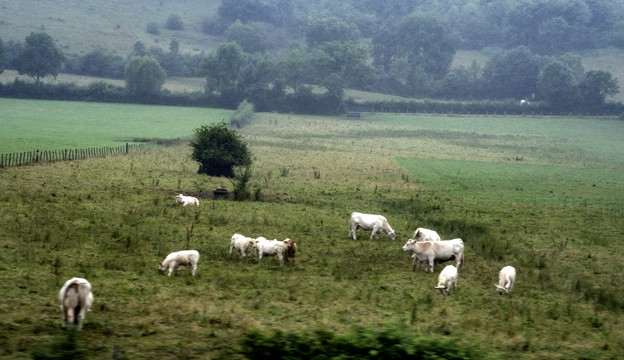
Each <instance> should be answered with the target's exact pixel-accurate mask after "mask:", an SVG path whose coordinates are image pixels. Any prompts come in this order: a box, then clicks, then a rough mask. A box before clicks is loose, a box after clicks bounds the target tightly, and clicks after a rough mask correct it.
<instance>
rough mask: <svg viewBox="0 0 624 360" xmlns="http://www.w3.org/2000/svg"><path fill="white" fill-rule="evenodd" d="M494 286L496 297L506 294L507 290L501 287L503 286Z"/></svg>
mask: <svg viewBox="0 0 624 360" xmlns="http://www.w3.org/2000/svg"><path fill="white" fill-rule="evenodd" d="M494 286H496V292H497V293H498V295H503V294H507V291H508V290H507V288H505V287H503V286H498V285H496V284H494Z"/></svg>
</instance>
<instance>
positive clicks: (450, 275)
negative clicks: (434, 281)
mask: <svg viewBox="0 0 624 360" xmlns="http://www.w3.org/2000/svg"><path fill="white" fill-rule="evenodd" d="M451 285H453V290H457V268H456V267H455V266H453V265H446V266H445V267H444V269H443V270H442V271H441V272H440V275H438V286H436V287H435V288H436V289H438V291H439V292H440V295H450V294H451Z"/></svg>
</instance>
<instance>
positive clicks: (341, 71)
mask: <svg viewBox="0 0 624 360" xmlns="http://www.w3.org/2000/svg"><path fill="white" fill-rule="evenodd" d="M427 3H428V6H427V7H426V8H425V7H420V6H418V5H417V4H414V2H410V1H393V2H392V6H388V7H379V6H378V5H376V4H375V3H374V2H370V1H362V2H349V1H347V2H345V3H340V4H333V5H328V8H331V9H334V14H345V15H343V16H341V17H337V16H318V17H310V19H309V20H307V21H304V22H303V25H302V22H299V21H298V20H300V19H301V16H302V15H301V14H300V12H301V11H302V9H303V10H306V11H311V9H306V8H301V6H303V5H302V4H301V3H298V2H296V1H294V0H293V1H291V0H280V1H277V2H275V1H262V2H261V1H258V0H236V1H234V0H222V2H221V5H220V6H219V8H218V11H217V16H215V17H213V18H208V19H205V20H204V21H203V22H202V27H201V28H202V31H203V32H205V33H211V34H217V35H219V36H221V37H222V39H223V40H224V42H222V43H221V44H220V45H219V47H218V48H217V49H216V51H214V52H212V53H201V54H183V53H181V52H180V43H179V42H178V40H175V39H174V40H171V42H170V43H169V47H168V50H162V49H160V48H155V47H152V48H147V47H146V46H145V45H144V44H143V43H141V42H137V43H135V45H134V48H133V51H132V52H131V53H130V54H129V55H128V56H126V57H122V56H121V55H118V54H116V53H115V52H114V51H111V50H107V49H104V48H96V49H94V50H93V51H91V52H89V53H86V54H84V55H65V54H62V53H61V52H60V51H59V50H58V49H57V48H56V46H55V42H54V40H53V39H52V38H51V37H50V36H49V35H47V34H45V33H32V34H31V35H29V36H28V37H27V38H26V39H25V42H24V43H18V42H9V43H8V44H4V43H3V42H2V40H1V39H0V69H2V66H4V67H7V68H14V69H16V70H18V72H19V73H20V74H27V75H29V76H31V77H33V79H34V81H35V83H38V82H39V80H40V79H41V78H43V77H45V76H56V75H57V74H58V72H59V71H63V72H68V73H76V74H82V75H91V76H99V77H106V78H116V79H125V89H124V90H123V92H125V95H126V96H129V97H130V98H131V99H132V100H133V101H136V100H137V99H138V100H139V101H144V102H152V101H153V99H154V98H156V95H158V96H160V97H162V96H163V95H164V96H165V97H167V96H169V95H170V94H167V93H166V91H163V90H162V84H163V83H164V79H165V78H166V76H202V77H205V79H206V85H205V89H204V93H203V94H202V95H201V96H198V95H193V96H195V97H196V98H197V97H202V98H203V99H204V101H206V102H207V103H209V104H217V105H218V106H221V107H227V108H236V106H237V105H238V104H240V103H241V102H242V101H243V100H247V101H249V102H251V103H253V104H254V105H255V107H256V109H257V110H259V111H271V110H278V111H299V112H310V111H312V112H314V113H327V114H332V113H340V112H342V111H345V110H346V109H345V99H344V91H345V89H347V88H349V89H358V90H365V91H371V92H378V93H385V94H392V95H399V96H403V97H407V98H429V99H439V100H456V101H480V100H486V99H489V100H507V99H513V100H517V101H519V100H520V99H525V100H528V104H530V103H533V104H535V103H544V104H545V105H546V106H548V107H549V108H550V110H551V111H555V112H564V111H579V112H588V111H600V109H601V108H603V107H604V106H605V100H606V98H607V97H608V96H610V95H614V94H617V93H618V92H619V86H618V83H617V79H615V78H613V77H612V75H611V74H610V73H609V72H608V71H603V70H598V71H587V72H586V71H585V69H584V68H583V65H582V62H581V58H580V56H578V55H575V54H574V53H570V52H564V51H566V50H569V49H572V48H575V46H577V47H588V46H590V45H589V44H590V42H588V41H581V40H579V39H580V38H578V37H574V38H575V40H574V42H575V44H576V45H574V46H572V45H566V46H567V47H561V46H560V45H561V44H563V43H565V42H564V41H563V40H561V41H558V42H557V44H554V43H553V41H552V40H553V39H558V38H557V37H553V36H554V35H553V36H550V37H548V38H549V39H550V42H551V45H550V46H546V44H545V43H543V42H542V41H541V40H540V39H542V40H544V39H545V37H544V36H545V35H544V34H547V33H548V32H547V31H546V28H548V29H550V30H551V32H552V33H556V31H555V29H556V28H557V27H556V26H555V25H556V24H559V25H561V22H562V21H563V22H565V23H566V24H568V25H567V27H563V28H561V29H559V31H563V30H562V29H564V28H565V29H567V30H566V31H567V32H566V34H569V35H570V34H576V33H577V32H579V31H580V32H582V35H583V38H587V37H589V36H590V34H591V38H592V39H598V38H600V39H603V38H605V37H608V36H607V34H611V35H613V33H612V32H610V29H612V28H613V27H614V26H615V25H614V24H615V23H619V22H620V12H619V11H615V12H614V13H610V14H607V13H606V12H605V9H612V7H611V6H610V5H600V4H596V3H594V2H589V1H587V2H586V1H582V0H578V1H573V2H569V1H568V2H564V1H555V2H552V1H550V2H545V1H531V0H527V1H525V2H523V4H524V5H523V7H520V6H519V5H514V3H512V2H507V1H502V2H500V3H499V4H498V5H497V6H498V7H497V8H495V7H494V4H492V3H490V2H482V1H478V2H477V1H450V2H444V4H443V2H437V1H432V2H430V3H429V2H427ZM346 4H349V5H350V8H349V11H342V12H341V11H338V10H339V8H340V7H341V6H346ZM295 5H297V6H299V7H297V6H295ZM538 5H539V6H538ZM573 5H576V7H574V6H573ZM309 6H312V5H309ZM449 6H450V7H449ZM314 9H316V10H318V8H314ZM476 9H480V10H482V11H484V13H483V14H480V16H478V17H476V18H471V19H469V18H470V17H466V16H465V14H471V11H472V12H474V11H476ZM342 10H344V9H342ZM521 10H522V11H521ZM537 10H543V11H545V10H547V11H546V13H545V14H542V13H539V12H538V11H537ZM612 10H613V9H612ZM298 12H299V13H298ZM494 13H497V14H505V16H504V18H503V19H504V21H502V22H501V21H499V23H491V24H489V25H488V29H492V28H493V29H497V28H498V29H499V31H498V32H497V33H500V34H505V33H507V36H506V37H504V38H501V37H500V36H498V37H492V42H490V43H489V44H488V45H492V44H495V45H500V46H504V47H506V50H504V49H505V48H502V49H501V50H500V51H498V52H497V53H496V55H494V56H493V57H492V58H491V59H490V60H489V61H488V62H487V63H486V64H485V66H483V67H482V66H480V65H479V64H477V63H476V62H473V64H472V65H471V66H468V67H461V66H460V67H457V68H453V69H452V68H451V62H452V60H453V58H454V56H455V53H456V50H457V49H458V48H459V47H461V48H471V47H477V46H481V45H485V44H482V43H478V42H477V40H476V39H475V38H474V37H475V36H476V34H472V35H474V36H472V35H471V36H469V35H470V34H471V33H470V31H469V30H468V29H472V31H476V29H483V28H484V25H485V23H486V20H484V18H483V17H485V18H487V19H490V17H488V16H493V14H494ZM346 14H351V16H347V15H346ZM354 14H357V16H355V15H354ZM459 14H463V15H462V16H459ZM557 14H559V15H558V16H555V15H557ZM588 14H589V15H591V16H594V18H592V21H590V22H587V21H582V19H585V18H586V17H587V16H589V15H588ZM321 15H322V14H321ZM538 15H539V16H538ZM564 15H565V16H564ZM600 16H601V17H600ZM595 17H598V18H601V19H603V21H604V22H605V23H602V26H598V25H599V24H598V23H597V22H596V18H595ZM460 18H461V19H460ZM520 18H522V19H524V20H523V21H524V22H522V21H520ZM366 19H368V22H367V21H365V20H366ZM477 19H481V20H482V21H483V22H484V23H481V24H480V26H478V24H475V23H474V22H475V21H477ZM455 20H457V21H455ZM460 20H461V21H460ZM490 20H491V19H490ZM607 20H608V21H609V22H608V23H607ZM467 22H470V24H472V25H471V26H468V24H467ZM520 23H522V24H524V25H527V24H529V25H531V26H529V27H528V28H522V29H519V27H520V26H519V25H518V24H520ZM462 24H463V25H462ZM547 24H550V27H547ZM571 24H577V25H578V29H577V28H576V27H574V26H572V25H571ZM582 24H584V25H583V26H584V27H583V26H581V25H582ZM533 25H535V26H537V25H539V26H538V28H540V29H542V30H541V32H539V31H538V34H535V33H532V32H535V31H536V30H535V26H533ZM166 26H167V27H168V28H169V29H172V30H179V29H183V28H184V24H183V22H182V20H181V19H180V18H179V17H177V16H170V17H169V19H168V20H167V24H166ZM562 26H563V25H562ZM572 28H574V29H572ZM458 29H464V30H462V31H459V30H458ZM510 29H515V30H517V31H516V32H514V35H513V36H512V35H510V33H511V32H512V31H511V30H510ZM583 29H584V30H583ZM581 30H583V31H581ZM147 31H152V32H155V31H158V25H155V24H150V25H149V26H148V29H147ZM551 35H552V34H551ZM484 36H485V35H483V34H482V35H481V37H480V38H481V40H480V41H483V40H482V39H483V37H484ZM501 36H502V35H501ZM543 38H544V39H543ZM512 39H515V40H513V41H512ZM544 41H545V40H544ZM605 41H606V40H605ZM268 42H271V43H268ZM591 43H592V44H595V42H591ZM603 43H604V42H603ZM283 44H289V45H288V46H287V47H285V46H284V45H283ZM555 45H556V46H557V48H556V49H555ZM41 59H46V60H45V61H42V60H41ZM102 87H103V86H101V85H100V86H99V89H96V90H100V92H101V91H102V90H107V89H108V90H111V89H109V87H104V89H102ZM92 90H93V89H92ZM115 91H116V92H118V93H119V92H120V90H115ZM92 93H93V91H92Z"/></svg>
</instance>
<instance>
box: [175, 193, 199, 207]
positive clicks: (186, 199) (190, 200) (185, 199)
mask: <svg viewBox="0 0 624 360" xmlns="http://www.w3.org/2000/svg"><path fill="white" fill-rule="evenodd" d="M175 198H176V202H179V203H182V206H186V205H197V206H199V200H197V198H196V197H192V196H184V195H182V194H179V195H176V197H175Z"/></svg>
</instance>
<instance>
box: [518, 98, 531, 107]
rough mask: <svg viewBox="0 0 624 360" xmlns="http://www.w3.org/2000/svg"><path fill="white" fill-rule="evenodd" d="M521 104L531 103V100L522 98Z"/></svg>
mask: <svg viewBox="0 0 624 360" xmlns="http://www.w3.org/2000/svg"><path fill="white" fill-rule="evenodd" d="M520 105H525V106H526V105H531V102H530V101H529V100H526V99H522V100H520Z"/></svg>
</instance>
